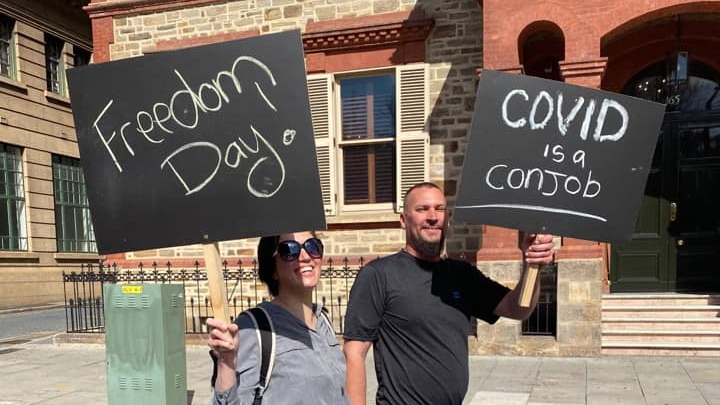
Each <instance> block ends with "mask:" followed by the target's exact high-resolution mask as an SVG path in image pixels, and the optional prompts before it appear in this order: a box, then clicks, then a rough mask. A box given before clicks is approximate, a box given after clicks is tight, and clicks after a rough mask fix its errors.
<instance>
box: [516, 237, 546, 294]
mask: <svg viewBox="0 0 720 405" xmlns="http://www.w3.org/2000/svg"><path fill="white" fill-rule="evenodd" d="M541 236H542V235H541V234H537V235H536V236H535V238H539V237H541ZM539 271H540V266H539V265H537V264H531V265H528V268H527V270H525V278H523V282H522V286H521V287H520V298H519V299H518V305H520V306H521V307H523V308H527V307H529V306H530V302H532V297H533V292H534V291H535V283H536V282H537V278H538V272H539Z"/></svg>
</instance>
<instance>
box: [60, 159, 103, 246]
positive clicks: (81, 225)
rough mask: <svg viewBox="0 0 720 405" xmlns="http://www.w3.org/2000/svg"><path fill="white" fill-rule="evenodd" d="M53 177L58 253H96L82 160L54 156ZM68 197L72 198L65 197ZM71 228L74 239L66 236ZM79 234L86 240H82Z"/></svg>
mask: <svg viewBox="0 0 720 405" xmlns="http://www.w3.org/2000/svg"><path fill="white" fill-rule="evenodd" d="M52 175H53V200H54V201H53V202H54V207H55V239H56V246H57V251H58V252H59V253H97V244H96V240H95V230H94V227H93V223H92V218H91V216H90V203H89V201H88V194H87V187H86V185H85V176H84V174H83V171H82V168H81V167H80V160H79V159H76V158H71V157H68V156H62V155H56V154H53V156H52ZM65 196H70V197H71V198H63V197H65ZM65 208H69V209H70V212H71V213H72V216H73V217H72V218H70V219H67V218H66V214H67V213H68V211H67V210H66V209H65ZM78 220H80V221H81V222H78ZM70 226H72V233H73V235H75V237H74V238H73V237H68V236H67V235H68V231H69V229H68V228H69V227H70ZM79 235H82V236H83V237H79Z"/></svg>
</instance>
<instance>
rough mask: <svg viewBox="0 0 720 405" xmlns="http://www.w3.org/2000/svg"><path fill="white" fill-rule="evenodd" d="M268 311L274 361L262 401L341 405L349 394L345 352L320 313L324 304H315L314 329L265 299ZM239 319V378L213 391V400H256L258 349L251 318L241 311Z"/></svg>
mask: <svg viewBox="0 0 720 405" xmlns="http://www.w3.org/2000/svg"><path fill="white" fill-rule="evenodd" d="M259 306H260V307H262V308H263V309H265V310H266V311H267V313H268V314H269V315H270V319H271V322H272V323H273V326H274V327H275V333H276V341H275V364H274V366H273V370H272V374H271V375H270V380H269V383H268V387H267V390H266V391H265V395H264V396H263V404H272V405H291V404H292V405H303V404H307V405H323V404H327V405H342V404H349V401H348V399H347V397H346V396H345V357H344V356H343V353H342V350H341V349H340V345H339V343H338V341H337V338H336V336H335V332H334V331H333V330H332V328H331V326H330V325H328V323H327V322H325V321H324V320H322V319H321V315H320V311H321V307H320V306H318V305H315V304H313V309H314V311H315V316H316V317H317V322H316V325H317V327H316V330H312V329H310V328H308V327H307V326H306V325H305V323H303V322H301V321H300V320H299V319H298V318H296V317H295V316H294V315H292V314H291V313H290V312H288V311H287V310H286V309H285V308H283V307H281V306H279V305H276V304H273V303H272V302H263V303H261V304H260V305H259ZM235 323H237V325H238V333H239V337H240V347H239V348H238V366H237V384H236V385H235V386H234V387H232V388H230V389H229V390H227V391H221V392H218V391H215V395H214V396H213V401H212V403H213V404H214V405H245V404H248V405H250V404H252V401H253V397H254V393H255V387H256V386H257V382H258V380H259V378H260V349H259V346H258V338H257V334H256V333H255V326H254V324H253V322H252V320H251V319H250V318H249V317H248V316H246V315H241V316H239V317H238V318H237V319H236V320H235Z"/></svg>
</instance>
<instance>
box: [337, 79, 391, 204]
mask: <svg viewBox="0 0 720 405" xmlns="http://www.w3.org/2000/svg"><path fill="white" fill-rule="evenodd" d="M339 87H340V117H341V118H340V121H341V128H342V130H341V137H340V151H341V153H342V162H343V167H342V173H343V185H344V187H343V201H344V202H345V204H368V203H370V204H372V203H390V202H392V201H393V192H394V189H395V187H394V178H395V75H394V74H392V73H390V74H382V75H377V76H368V77H351V78H346V79H340V80H339Z"/></svg>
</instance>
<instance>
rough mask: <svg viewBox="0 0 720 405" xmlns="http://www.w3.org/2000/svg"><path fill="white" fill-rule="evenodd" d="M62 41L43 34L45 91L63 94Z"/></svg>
mask: <svg viewBox="0 0 720 405" xmlns="http://www.w3.org/2000/svg"><path fill="white" fill-rule="evenodd" d="M64 45H65V44H64V43H63V41H62V40H60V39H58V38H56V37H54V36H52V35H50V34H45V81H46V83H47V90H48V91H51V92H53V93H56V94H64V91H65V88H64V84H63V46H64Z"/></svg>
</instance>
